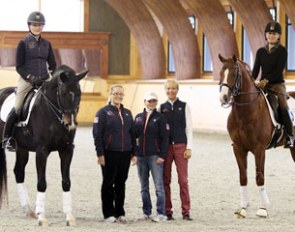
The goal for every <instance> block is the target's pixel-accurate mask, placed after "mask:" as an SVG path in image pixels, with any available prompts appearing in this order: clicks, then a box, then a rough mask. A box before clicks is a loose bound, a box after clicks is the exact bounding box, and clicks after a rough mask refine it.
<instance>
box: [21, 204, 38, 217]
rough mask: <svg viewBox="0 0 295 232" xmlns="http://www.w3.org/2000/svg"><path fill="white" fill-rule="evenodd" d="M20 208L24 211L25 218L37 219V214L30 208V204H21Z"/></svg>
mask: <svg viewBox="0 0 295 232" xmlns="http://www.w3.org/2000/svg"><path fill="white" fill-rule="evenodd" d="M22 210H23V212H24V213H25V215H26V217H27V218H34V219H37V215H36V214H35V212H34V211H33V210H32V208H31V206H30V205H25V206H22Z"/></svg>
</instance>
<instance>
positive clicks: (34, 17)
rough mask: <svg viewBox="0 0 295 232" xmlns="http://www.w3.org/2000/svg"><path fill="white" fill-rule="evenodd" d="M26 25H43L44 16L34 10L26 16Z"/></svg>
mask: <svg viewBox="0 0 295 232" xmlns="http://www.w3.org/2000/svg"><path fill="white" fill-rule="evenodd" d="M27 22H28V25H29V24H31V23H38V24H41V25H45V17H44V15H43V14H42V13H41V12H38V11H34V12H32V13H31V14H30V15H29V17H28V21H27Z"/></svg>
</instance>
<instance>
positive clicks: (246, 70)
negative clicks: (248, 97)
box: [237, 58, 254, 81]
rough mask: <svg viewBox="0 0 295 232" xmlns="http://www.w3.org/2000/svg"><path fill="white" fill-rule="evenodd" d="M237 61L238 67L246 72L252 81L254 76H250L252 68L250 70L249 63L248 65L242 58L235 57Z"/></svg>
mask: <svg viewBox="0 0 295 232" xmlns="http://www.w3.org/2000/svg"><path fill="white" fill-rule="evenodd" d="M237 62H239V63H240V67H241V68H242V69H243V70H244V71H245V72H247V73H248V75H249V76H250V77H251V79H252V80H253V81H254V78H253V77H252V70H251V68H250V65H249V64H248V63H246V62H244V61H243V60H241V59H239V58H238V59H237Z"/></svg>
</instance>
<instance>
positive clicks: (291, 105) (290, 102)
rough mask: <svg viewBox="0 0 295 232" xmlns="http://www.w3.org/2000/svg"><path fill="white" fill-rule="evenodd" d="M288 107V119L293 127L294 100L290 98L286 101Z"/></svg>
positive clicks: (294, 124) (294, 123)
mask: <svg viewBox="0 0 295 232" xmlns="http://www.w3.org/2000/svg"><path fill="white" fill-rule="evenodd" d="M288 106H289V109H290V111H289V113H290V114H291V115H290V117H291V120H292V122H293V126H295V122H294V115H295V99H294V98H292V97H290V98H289V99H288Z"/></svg>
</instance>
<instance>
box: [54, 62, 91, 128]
mask: <svg viewBox="0 0 295 232" xmlns="http://www.w3.org/2000/svg"><path fill="white" fill-rule="evenodd" d="M87 73H88V70H85V71H83V72H81V73H79V74H76V73H75V72H74V70H73V69H71V68H70V67H68V66H66V65H61V66H60V67H59V68H57V69H56V71H55V72H54V74H53V79H56V80H57V86H58V87H57V95H58V96H57V101H58V105H59V109H60V111H61V114H62V119H63V122H64V124H65V125H67V126H68V128H69V130H71V129H75V128H76V125H77V122H76V116H77V113H78V110H79V103H80V97H81V90H80V84H79V81H80V80H81V79H82V78H84V77H85V76H86V74H87Z"/></svg>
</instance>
